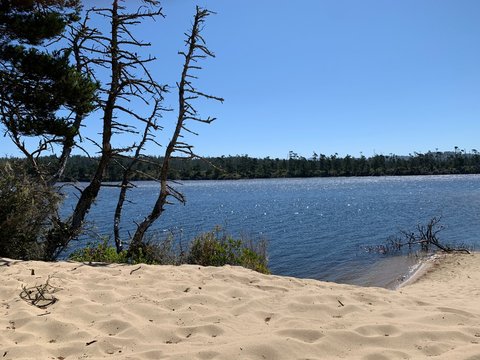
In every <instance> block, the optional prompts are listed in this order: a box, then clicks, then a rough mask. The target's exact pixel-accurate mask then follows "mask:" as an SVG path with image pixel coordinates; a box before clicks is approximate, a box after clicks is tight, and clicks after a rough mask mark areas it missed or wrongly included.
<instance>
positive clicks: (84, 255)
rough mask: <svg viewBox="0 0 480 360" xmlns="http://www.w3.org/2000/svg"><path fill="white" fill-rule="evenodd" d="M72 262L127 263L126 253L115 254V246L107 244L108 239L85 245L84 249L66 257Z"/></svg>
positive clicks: (124, 251)
mask: <svg viewBox="0 0 480 360" xmlns="http://www.w3.org/2000/svg"><path fill="white" fill-rule="evenodd" d="M68 258H69V259H70V260H73V261H80V262H89V263H90V262H103V263H108V264H112V263H127V262H128V258H127V251H126V250H123V251H121V252H120V253H117V249H116V248H115V246H111V245H109V244H108V238H104V239H103V240H102V241H100V242H98V243H90V244H87V246H86V247H84V248H81V249H78V250H76V251H74V252H73V253H71V254H70V256H69V257H68Z"/></svg>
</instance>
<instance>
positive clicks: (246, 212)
mask: <svg viewBox="0 0 480 360" xmlns="http://www.w3.org/2000/svg"><path fill="white" fill-rule="evenodd" d="M136 185H137V187H136V188H134V189H132V190H131V191H129V199H130V201H131V203H128V204H125V211H124V215H123V223H122V232H123V234H124V235H126V234H127V233H128V232H133V231H134V229H135V221H136V222H139V221H141V220H142V219H143V217H144V216H145V215H146V214H147V213H148V211H149V210H150V208H151V206H152V205H153V203H154V202H155V200H156V197H157V194H158V191H159V190H158V184H156V183H154V182H138V183H136ZM176 188H177V190H180V191H181V192H183V193H184V194H185V196H186V198H187V203H186V205H185V206H183V205H180V204H175V205H169V206H167V208H166V211H165V212H164V214H163V215H162V217H161V218H160V219H159V220H158V221H157V222H156V223H155V225H154V227H153V230H155V231H156V232H160V233H168V232H169V231H174V233H176V234H177V236H180V235H181V238H182V241H183V242H184V244H185V245H186V244H187V243H188V240H189V239H191V238H192V237H193V236H194V235H195V234H198V233H200V232H203V231H208V230H211V229H212V228H213V227H214V226H216V225H221V226H222V227H224V228H226V229H227V230H228V231H229V232H230V233H232V234H235V235H239V234H245V235H249V236H252V237H258V236H261V237H264V238H266V239H267V240H268V241H269V261H270V269H271V271H272V273H273V274H277V275H287V276H295V277H303V278H314V279H319V280H327V281H336V282H343V283H353V284H362V285H379V286H389V285H391V282H392V280H393V279H394V278H397V277H398V275H399V273H402V272H405V271H406V270H407V266H409V265H411V264H412V263H413V262H414V260H412V259H411V258H408V259H407V258H404V259H403V260H402V261H398V259H396V260H395V261H391V260H387V259H386V258H385V257H384V256H380V255H376V254H372V253H367V252H366V251H365V250H364V246H365V245H374V244H382V243H383V242H384V241H385V240H386V239H387V238H388V237H389V236H391V235H396V234H398V233H399V230H401V229H405V230H410V229H412V230H413V229H414V228H415V227H416V225H417V224H418V223H423V224H424V223H427V222H428V221H429V220H430V219H431V218H432V217H434V216H437V217H438V216H441V217H442V221H441V223H442V224H443V225H444V226H445V227H446V229H445V230H444V231H442V232H441V233H440V234H439V237H440V239H441V240H442V241H444V242H445V243H448V244H466V245H468V246H471V247H478V245H480V240H479V239H480V238H479V236H478V234H480V176H478V175H447V176H411V177H406V176H403V177H365V178H309V179H265V180H238V181H184V182H182V183H181V184H178V185H176ZM64 189H65V190H64V191H65V192H66V193H67V198H66V200H65V203H64V207H63V209H64V211H65V213H67V211H68V209H71V207H72V204H73V201H74V200H75V190H74V189H73V188H72V187H64ZM117 196H118V189H116V188H111V187H105V188H102V190H101V192H100V195H99V198H98V200H97V203H96V205H95V206H94V208H93V209H92V210H91V212H90V214H89V216H88V220H89V221H90V222H92V223H94V224H95V227H96V231H97V232H98V233H100V234H111V233H113V231H112V224H113V213H114V209H115V205H116V202H117ZM86 241H88V240H87V239H85V238H83V239H82V240H81V241H80V242H76V243H75V244H74V246H81V245H84V243H85V242H86Z"/></svg>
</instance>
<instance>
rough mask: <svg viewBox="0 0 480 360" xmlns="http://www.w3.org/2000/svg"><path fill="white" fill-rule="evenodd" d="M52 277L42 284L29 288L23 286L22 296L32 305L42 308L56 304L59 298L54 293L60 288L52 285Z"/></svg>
mask: <svg viewBox="0 0 480 360" xmlns="http://www.w3.org/2000/svg"><path fill="white" fill-rule="evenodd" d="M50 279H51V276H49V277H48V278H47V281H46V282H45V283H44V284H41V285H35V286H32V287H29V288H27V287H25V286H22V291H21V292H20V297H21V298H22V299H23V300H25V301H26V302H28V303H29V304H30V305H33V306H36V307H38V308H40V309H45V308H46V307H47V306H50V305H53V304H55V303H56V302H57V301H58V299H57V298H56V297H55V296H54V295H53V294H54V293H56V292H57V291H58V290H60V288H58V287H55V286H53V285H51V284H50Z"/></svg>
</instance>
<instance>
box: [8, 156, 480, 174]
mask: <svg viewBox="0 0 480 360" xmlns="http://www.w3.org/2000/svg"><path fill="white" fill-rule="evenodd" d="M6 160H8V159H5V158H4V159H0V163H3V162H5V161H6ZM9 160H12V159H9ZM143 160H144V161H139V162H138V163H137V164H136V165H135V169H134V171H132V175H131V180H152V179H156V178H158V172H159V171H160V170H161V164H162V161H163V158H162V157H154V156H151V157H145V158H144V159H143ZM19 161H21V160H19ZM98 161H99V159H98V158H94V157H93V158H91V157H87V156H78V155H77V156H72V157H71V159H70V161H69V163H68V165H67V167H66V169H65V174H64V181H89V180H90V179H91V176H92V174H93V173H94V171H95V169H96V166H97V164H98ZM42 162H43V163H44V164H45V166H48V163H49V162H52V163H55V161H54V159H53V158H51V157H45V158H42ZM127 163H128V161H127V160H123V159H121V158H119V159H117V160H116V161H115V162H114V163H111V164H110V165H109V167H108V168H107V170H106V173H105V181H119V180H121V179H122V176H123V169H124V168H125V166H127ZM478 173H480V153H478V152H477V151H476V150H472V151H471V152H466V151H457V150H455V151H452V152H439V151H436V152H427V153H414V154H410V155H408V156H398V155H393V154H390V155H374V156H371V157H365V156H363V155H362V156H360V157H353V156H350V155H347V156H345V157H340V156H338V155H337V154H334V155H331V156H326V155H324V154H320V155H317V154H316V153H314V154H313V155H312V156H311V157H309V158H306V157H303V156H299V155H298V154H296V153H294V152H290V153H289V158H288V159H279V158H275V159H273V158H270V157H266V158H254V157H249V156H247V155H237V156H221V157H209V158H205V159H172V162H171V167H170V174H169V177H170V178H171V179H176V180H230V179H255V178H287V177H335V176H392V175H444V174H478Z"/></svg>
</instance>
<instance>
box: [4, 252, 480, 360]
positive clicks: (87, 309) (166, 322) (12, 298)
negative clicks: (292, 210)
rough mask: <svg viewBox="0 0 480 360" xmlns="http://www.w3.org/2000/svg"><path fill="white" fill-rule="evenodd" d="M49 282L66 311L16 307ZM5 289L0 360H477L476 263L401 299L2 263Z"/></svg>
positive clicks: (229, 276) (339, 289) (177, 274)
mask: <svg viewBox="0 0 480 360" xmlns="http://www.w3.org/2000/svg"><path fill="white" fill-rule="evenodd" d="M31 269H34V273H35V274H34V275H31ZM136 269H138V270H136ZM134 270H135V271H134ZM49 276H50V277H51V278H50V281H49V282H50V284H52V285H53V286H55V287H58V289H57V292H56V293H55V294H54V295H55V296H56V297H57V298H58V302H56V303H55V304H53V305H50V306H48V307H47V308H45V309H39V308H37V307H35V306H32V305H30V304H28V303H27V302H26V301H24V300H22V299H21V298H20V296H19V295H20V292H21V291H22V286H25V287H31V286H33V285H40V284H42V283H45V281H46V280H47V279H48V277H49ZM0 281H1V287H0V360H4V359H5V360H6V359H59V360H61V359H103V358H108V359H339V358H345V359H426V358H432V359H472V360H473V359H480V255H478V254H475V255H453V256H449V257H447V258H446V259H444V260H442V261H441V262H437V263H436V264H435V265H434V266H433V267H432V269H431V270H430V271H429V272H428V273H427V274H425V275H424V276H423V277H422V278H421V279H420V280H419V281H417V282H416V283H414V284H410V285H408V286H406V287H403V288H401V289H399V290H396V291H393V290H385V289H381V288H362V287H358V286H349V285H338V284H334V283H326V282H320V281H315V280H301V279H294V278H287V277H279V276H266V275H261V274H258V273H255V272H252V271H249V270H245V269H242V268H238V267H228V266H227V267H223V268H202V267H198V266H180V267H171V266H148V265H137V266H123V265H109V266H102V265H97V266H89V265H84V264H80V263H71V262H58V263H42V262H21V261H9V260H1V259H0ZM31 296H33V293H32V294H31Z"/></svg>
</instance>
